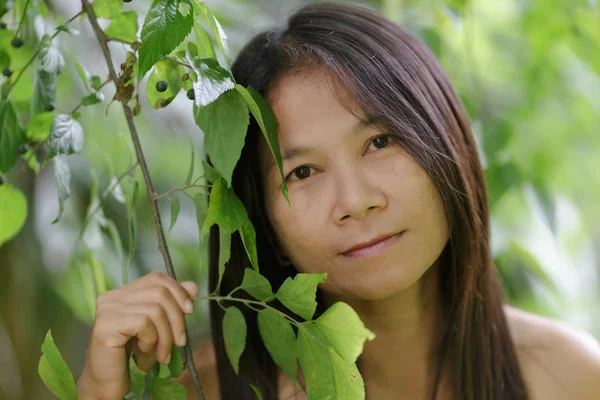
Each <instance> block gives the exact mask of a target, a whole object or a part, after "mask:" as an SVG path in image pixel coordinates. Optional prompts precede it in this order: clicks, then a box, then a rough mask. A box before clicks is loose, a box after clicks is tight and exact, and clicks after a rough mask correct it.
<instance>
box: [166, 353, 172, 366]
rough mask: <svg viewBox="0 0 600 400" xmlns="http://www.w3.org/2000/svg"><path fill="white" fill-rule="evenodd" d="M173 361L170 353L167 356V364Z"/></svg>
mask: <svg viewBox="0 0 600 400" xmlns="http://www.w3.org/2000/svg"><path fill="white" fill-rule="evenodd" d="M170 362H171V353H169V355H168V356H167V359H166V360H165V364H168V363H170Z"/></svg>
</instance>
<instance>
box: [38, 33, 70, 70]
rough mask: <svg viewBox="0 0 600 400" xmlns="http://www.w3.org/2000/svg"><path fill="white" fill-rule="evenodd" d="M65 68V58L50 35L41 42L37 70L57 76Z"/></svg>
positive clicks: (45, 36)
mask: <svg viewBox="0 0 600 400" xmlns="http://www.w3.org/2000/svg"><path fill="white" fill-rule="evenodd" d="M64 67H65V58H64V57H63V55H62V53H61V52H60V50H59V49H58V47H57V46H56V44H55V43H54V41H53V40H52V38H51V37H50V36H49V35H44V36H43V37H42V40H41V41H40V49H39V52H38V56H37V58H36V68H37V69H38V70H41V71H44V72H47V73H49V74H56V73H58V72H60V71H61V70H62V69H63V68H64Z"/></svg>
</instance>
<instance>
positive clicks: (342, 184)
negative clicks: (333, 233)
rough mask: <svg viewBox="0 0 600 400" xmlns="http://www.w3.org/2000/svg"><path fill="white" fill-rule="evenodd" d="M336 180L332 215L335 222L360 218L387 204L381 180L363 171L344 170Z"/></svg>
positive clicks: (339, 222)
mask: <svg viewBox="0 0 600 400" xmlns="http://www.w3.org/2000/svg"><path fill="white" fill-rule="evenodd" d="M336 180H337V184H336V187H335V191H336V193H335V208H334V211H333V217H334V219H335V222H336V223H337V224H344V223H346V221H347V220H349V219H356V220H362V219H364V218H366V216H367V215H368V214H369V213H370V212H371V211H373V210H375V209H378V208H384V207H385V206H386V205H387V200H386V197H385V194H384V191H383V187H380V186H381V182H377V181H375V180H373V179H371V178H369V176H368V175H367V174H366V173H365V171H362V170H360V169H358V168H357V169H355V170H352V171H351V172H349V171H348V170H346V172H345V173H344V174H341V175H340V176H339V177H337V178H336Z"/></svg>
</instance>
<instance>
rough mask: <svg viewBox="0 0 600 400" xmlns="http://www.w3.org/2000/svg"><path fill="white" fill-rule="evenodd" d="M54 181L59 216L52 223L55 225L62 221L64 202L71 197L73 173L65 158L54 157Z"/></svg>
mask: <svg viewBox="0 0 600 400" xmlns="http://www.w3.org/2000/svg"><path fill="white" fill-rule="evenodd" d="M54 179H56V188H57V191H58V215H57V216H56V218H55V219H54V221H52V223H53V224H55V223H57V222H58V221H60V218H61V217H62V213H63V210H64V202H65V200H66V199H68V198H69V197H70V196H71V188H70V185H71V171H70V170H69V164H67V160H66V157H65V156H58V157H54Z"/></svg>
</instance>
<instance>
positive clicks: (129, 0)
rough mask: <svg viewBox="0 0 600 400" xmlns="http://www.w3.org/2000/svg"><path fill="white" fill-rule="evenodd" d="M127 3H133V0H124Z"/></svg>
mask: <svg viewBox="0 0 600 400" xmlns="http://www.w3.org/2000/svg"><path fill="white" fill-rule="evenodd" d="M123 1H124V2H125V3H131V0H123Z"/></svg>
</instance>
